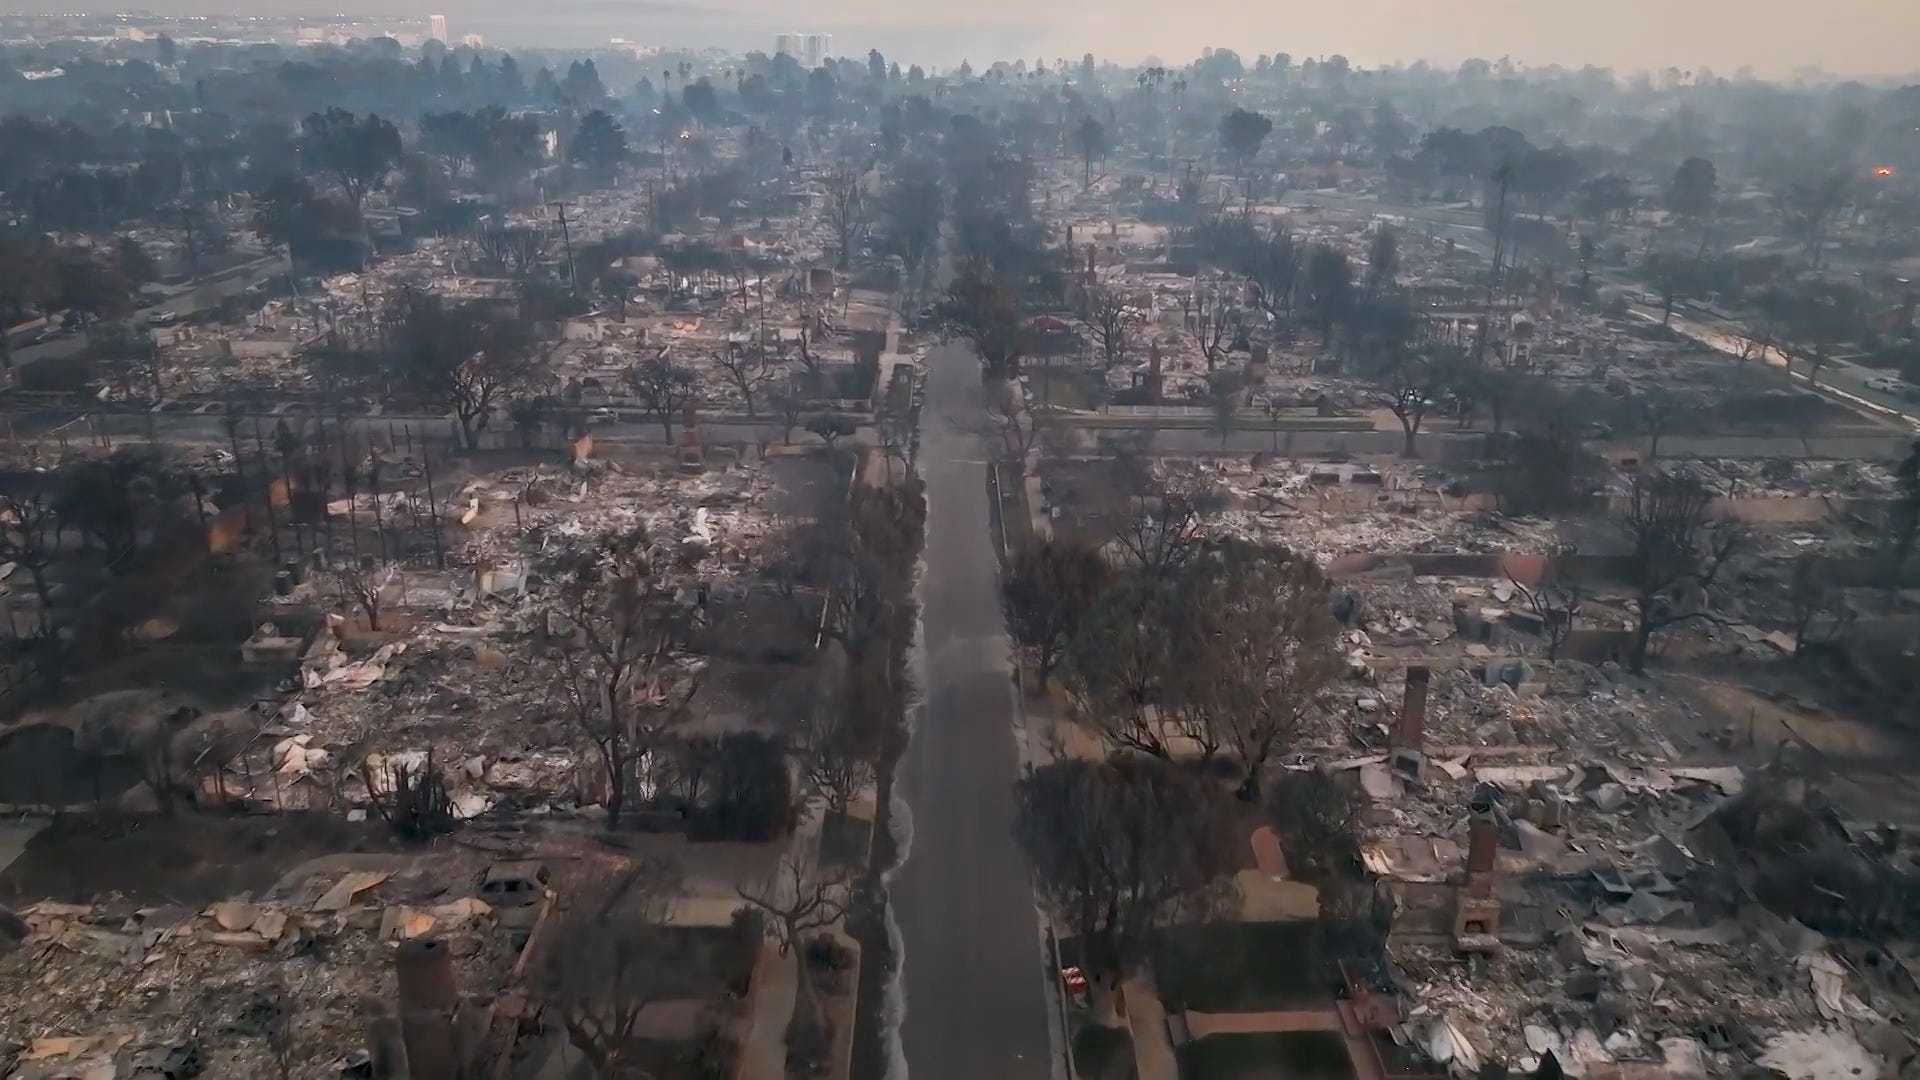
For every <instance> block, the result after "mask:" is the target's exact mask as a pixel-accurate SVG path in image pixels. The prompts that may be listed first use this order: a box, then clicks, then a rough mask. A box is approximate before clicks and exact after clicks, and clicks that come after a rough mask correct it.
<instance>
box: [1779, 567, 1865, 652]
mask: <svg viewBox="0 0 1920 1080" xmlns="http://www.w3.org/2000/svg"><path fill="white" fill-rule="evenodd" d="M1787 600H1788V603H1789V604H1790V605H1791V606H1792V609H1793V655H1795V656H1800V655H1802V654H1803V653H1805V652H1806V651H1807V647H1808V646H1810V645H1829V644H1832V643H1833V642H1835V641H1837V640H1839V639H1840V638H1841V637H1842V636H1844V635H1845V634H1846V632H1847V628H1848V627H1850V626H1852V625H1853V619H1854V613H1853V609H1852V608H1850V607H1848V606H1847V602H1846V598H1845V596H1844V595H1842V593H1841V591H1840V589H1838V588H1837V587H1835V585H1834V583H1833V579H1832V575H1831V574H1830V573H1829V572H1828V570H1827V568H1826V567H1825V566H1824V565H1823V564H1822V563H1821V561H1820V559H1819V557H1818V556H1816V555H1813V554H1811V553H1808V554H1803V555H1801V556H1800V557H1799V558H1797V559H1795V560H1794V561H1793V576H1792V577H1791V578H1789V579H1788V582H1787Z"/></svg>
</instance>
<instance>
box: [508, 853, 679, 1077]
mask: <svg viewBox="0 0 1920 1080" xmlns="http://www.w3.org/2000/svg"><path fill="white" fill-rule="evenodd" d="M678 884H679V874H678V871H677V869H676V868H674V867H673V866H671V865H668V864H666V863H664V862H660V861H653V860H649V861H642V862H639V863H635V864H633V865H630V866H628V867H625V868H623V869H620V870H618V871H613V872H609V873H606V874H604V875H602V876H596V877H593V878H589V879H588V880H586V881H584V882H580V883H578V884H576V885H574V886H573V887H571V888H568V889H564V890H562V892H561V894H560V897H559V900H558V901H557V909H556V910H555V911H554V913H553V914H552V915H551V916H549V922H548V924H547V926H546V928H545V930H544V932H543V933H542V934H541V938H540V948H539V951H538V952H537V953H536V954H535V955H536V957H537V959H536V962H535V964H534V965H533V967H532V970H531V971H530V972H529V976H530V979H529V981H530V984H531V987H532V989H533V990H534V992H535V994H536V996H537V997H538V999H539V1001H540V1004H541V1006H542V1008H543V1009H544V1010H545V1011H546V1013H547V1014H548V1015H549V1016H552V1017H553V1018H555V1019H556V1020H557V1021H558V1023H559V1025H560V1027H561V1028H562V1029H564V1030H565V1031H566V1033H567V1041H568V1042H569V1043H571V1044H572V1045H573V1047H574V1049H576V1050H578V1051H579V1052H580V1053H581V1054H582V1055H583V1056H584V1057H585V1058H586V1060H587V1063H588V1065H589V1066H590V1067H591V1068H592V1069H593V1074H594V1075H595V1076H597V1077H600V1078H601V1080H625V1078H628V1077H632V1076H635V1075H641V1074H638V1073H636V1072H635V1070H636V1069H638V1068H639V1067H640V1055H641V1054H642V1053H644V1051H645V1046H644V1045H643V1044H642V1041H641V1039H640V1036H639V1032H638V1030H637V1025H638V1024H639V1020H640V1014H641V1013H642V1012H643V1011H644V1010H645V1009H646V1008H647V1006H649V1005H651V1004H653V1003H655V1002H657V1001H665V1000H668V999H671V998H675V997H684V996H686V995H687V994H689V993H692V992H694V991H695V988H696V987H697V985H698V980H700V979H701V978H703V977H704V976H703V971H704V966H703V964H702V963H701V959H702V958H701V957H700V956H699V955H697V954H696V953H695V952H694V951H693V950H696V949H698V948H699V946H698V945H696V944H694V943H693V942H694V939H691V938H688V937H687V936H685V935H680V934H674V933H672V932H671V931H670V930H669V928H668V926H667V917H668V914H669V913H670V909H671V905H672V898H673V897H674V895H675V894H676V893H677V892H678V891H679V889H678Z"/></svg>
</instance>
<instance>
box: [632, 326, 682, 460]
mask: <svg viewBox="0 0 1920 1080" xmlns="http://www.w3.org/2000/svg"><path fill="white" fill-rule="evenodd" d="M627 383H628V385H630V386H632V387H633V394H634V396H635V397H637V398H639V399H640V406H641V408H643V409H645V410H646V413H647V415H648V416H650V417H652V418H653V419H654V420H655V421H657V422H658V423H659V425H660V430H661V431H663V432H665V433H666V437H667V441H668V442H672V441H673V422H674V421H675V420H677V419H679V418H680V414H681V413H683V412H685V411H686V409H687V407H688V406H690V405H693V404H695V403H697V402H698V401H699V400H700V376H699V375H698V374H697V373H696V372H695V371H694V370H693V369H692V368H689V367H685V366H683V365H680V364H676V363H674V362H673V361H671V360H669V359H667V350H666V349H664V348H663V349H661V350H660V351H659V352H658V353H656V354H655V355H653V356H650V357H648V358H647V359H645V360H642V361H640V362H639V363H637V364H635V365H633V367H631V368H629V369H628V370H627Z"/></svg>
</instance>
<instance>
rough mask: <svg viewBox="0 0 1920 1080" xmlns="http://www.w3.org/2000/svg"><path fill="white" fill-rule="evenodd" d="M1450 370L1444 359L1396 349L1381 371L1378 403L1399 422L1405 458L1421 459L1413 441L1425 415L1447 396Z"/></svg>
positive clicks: (1423, 421)
mask: <svg viewBox="0 0 1920 1080" xmlns="http://www.w3.org/2000/svg"><path fill="white" fill-rule="evenodd" d="M1449 370H1450V369H1449V366H1448V364H1447V363H1446V362H1445V358H1436V357H1431V356H1424V355H1421V354H1419V353H1415V352H1409V351H1407V350H1405V349H1396V350H1394V354H1393V356H1392V357H1391V358H1389V360H1388V361H1387V366H1386V370H1384V371H1383V372H1381V383H1382V389H1383V394H1382V401H1381V403H1382V404H1384V405H1385V406H1386V407H1387V409H1388V410H1389V411H1391V412H1392V413H1393V416H1394V419H1396V420H1398V421H1400V431H1401V433H1402V434H1403V435H1404V436H1405V437H1406V443H1405V446H1404V447H1403V448H1402V449H1401V453H1402V454H1403V455H1404V456H1406V457H1419V456H1420V451H1419V447H1418V445H1417V444H1416V441H1415V440H1417V439H1418V438H1419V437H1420V427H1421V425H1422V424H1423V423H1425V421H1426V418H1427V414H1428V413H1429V412H1430V411H1432V410H1433V409H1434V407H1435V406H1437V405H1438V404H1439V399H1440V398H1441V397H1442V396H1444V395H1445V393H1446V388H1447V385H1448V373H1449Z"/></svg>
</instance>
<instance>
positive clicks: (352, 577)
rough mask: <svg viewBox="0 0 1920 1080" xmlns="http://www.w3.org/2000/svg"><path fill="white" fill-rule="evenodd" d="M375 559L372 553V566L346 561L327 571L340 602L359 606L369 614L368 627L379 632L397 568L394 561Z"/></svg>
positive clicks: (330, 583)
mask: <svg viewBox="0 0 1920 1080" xmlns="http://www.w3.org/2000/svg"><path fill="white" fill-rule="evenodd" d="M372 560H373V556H371V555H369V556H367V559H366V562H367V564H368V565H361V564H359V563H354V562H343V563H341V564H340V565H339V566H336V567H334V568H333V569H332V570H329V571H327V582H328V585H329V586H330V587H331V591H332V593H333V596H334V599H335V601H336V602H338V603H341V604H346V605H350V606H352V607H357V608H359V609H360V611H361V612H362V613H363V614H365V615H366V617H367V629H368V630H371V631H373V632H374V633H379V632H380V612H381V609H382V608H383V606H384V603H385V601H384V596H385V593H386V589H387V586H388V585H390V584H392V583H393V579H394V576H395V573H396V570H397V568H396V567H395V566H394V565H393V564H392V563H387V564H384V565H383V564H379V563H374V562H373V561H372Z"/></svg>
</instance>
